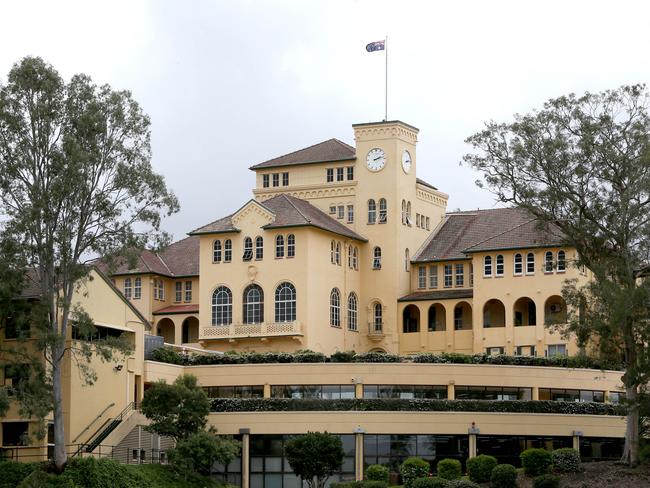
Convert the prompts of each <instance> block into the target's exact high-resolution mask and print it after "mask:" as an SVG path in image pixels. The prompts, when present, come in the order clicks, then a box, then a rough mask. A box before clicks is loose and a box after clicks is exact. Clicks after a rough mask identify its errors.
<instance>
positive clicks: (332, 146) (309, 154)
mask: <svg viewBox="0 0 650 488" xmlns="http://www.w3.org/2000/svg"><path fill="white" fill-rule="evenodd" d="M354 159H356V152H355V149H354V148H353V147H352V146H350V145H348V144H346V143H345V142H342V141H339V140H338V139H329V140H327V141H323V142H320V143H318V144H314V145H313V146H309V147H306V148H304V149H299V150H298V151H294V152H291V153H289V154H285V155H283V156H279V157H277V158H273V159H269V160H268V161H264V162H263V163H258V164H255V165H253V166H251V167H250V169H252V170H256V169H264V168H276V167H279V166H295V165H298V164H311V163H324V162H334V161H351V160H354Z"/></svg>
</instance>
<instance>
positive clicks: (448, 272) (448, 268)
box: [444, 264, 454, 288]
mask: <svg viewBox="0 0 650 488" xmlns="http://www.w3.org/2000/svg"><path fill="white" fill-rule="evenodd" d="M453 272H454V268H453V266H452V265H451V264H445V276H444V277H445V288H451V285H452V284H453V280H454V276H453V274H452V273H453Z"/></svg>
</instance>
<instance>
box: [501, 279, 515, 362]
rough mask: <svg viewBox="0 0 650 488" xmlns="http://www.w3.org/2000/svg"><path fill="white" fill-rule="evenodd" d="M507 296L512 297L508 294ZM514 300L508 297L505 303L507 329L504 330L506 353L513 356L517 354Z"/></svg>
mask: <svg viewBox="0 0 650 488" xmlns="http://www.w3.org/2000/svg"><path fill="white" fill-rule="evenodd" d="M507 295H510V293H509V292H508V293H507ZM514 300H516V299H514V298H511V297H510V296H508V299H506V300H505V301H504V302H503V307H504V309H505V310H504V312H505V313H504V317H503V318H504V320H505V326H506V327H505V329H504V331H503V332H504V334H503V336H504V338H503V340H504V343H503V347H504V352H505V353H506V354H509V355H513V354H514V353H515V350H514V349H515V314H514V310H513V307H514Z"/></svg>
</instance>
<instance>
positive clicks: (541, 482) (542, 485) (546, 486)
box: [533, 474, 560, 488]
mask: <svg viewBox="0 0 650 488" xmlns="http://www.w3.org/2000/svg"><path fill="white" fill-rule="evenodd" d="M533 488H560V478H558V477H557V476H555V475H554V474H543V475H541V476H538V477H537V478H535V479H533Z"/></svg>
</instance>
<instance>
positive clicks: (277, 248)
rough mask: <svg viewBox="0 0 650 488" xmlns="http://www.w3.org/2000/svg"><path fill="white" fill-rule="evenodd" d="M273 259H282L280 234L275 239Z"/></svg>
mask: <svg viewBox="0 0 650 488" xmlns="http://www.w3.org/2000/svg"><path fill="white" fill-rule="evenodd" d="M275 257H276V258H283V257H284V236H283V235H282V234H280V235H279V236H276V237H275Z"/></svg>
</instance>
